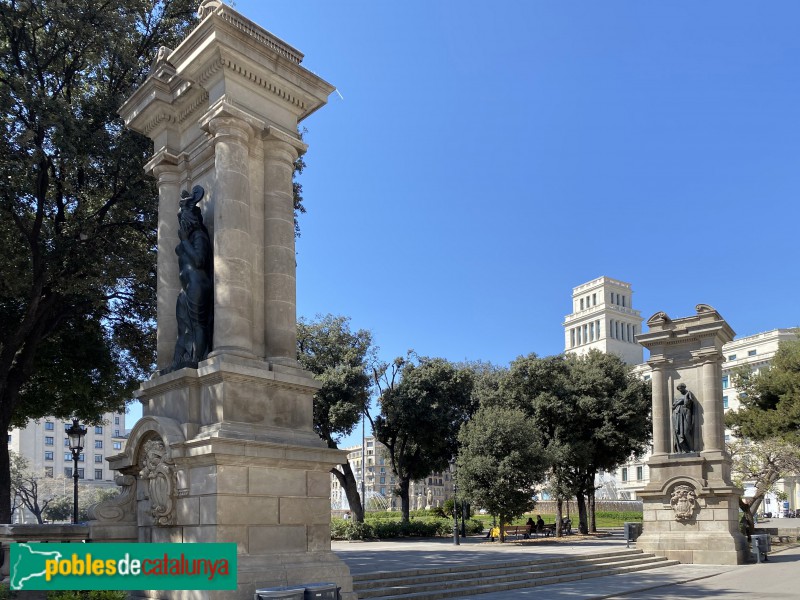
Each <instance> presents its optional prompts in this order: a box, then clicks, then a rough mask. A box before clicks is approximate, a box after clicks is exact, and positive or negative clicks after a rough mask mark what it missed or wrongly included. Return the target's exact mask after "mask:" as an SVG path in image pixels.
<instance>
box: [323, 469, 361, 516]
mask: <svg viewBox="0 0 800 600" xmlns="http://www.w3.org/2000/svg"><path fill="white" fill-rule="evenodd" d="M341 468H342V470H341V471H340V470H339V469H331V473H333V474H334V475H335V476H336V479H338V480H339V485H341V486H342V489H343V490H344V494H345V496H347V504H349V505H350V513H351V514H352V515H353V520H354V521H356V522H357V523H363V522H364V507H363V506H362V504H361V496H360V495H359V493H358V482H357V481H356V477H355V475H353V469H352V468H351V467H350V462H346V463H343V464H342V465H341Z"/></svg>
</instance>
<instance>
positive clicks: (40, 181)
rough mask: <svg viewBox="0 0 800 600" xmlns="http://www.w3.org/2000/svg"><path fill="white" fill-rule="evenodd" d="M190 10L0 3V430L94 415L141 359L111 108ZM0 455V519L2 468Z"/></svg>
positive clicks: (149, 192) (144, 188)
mask: <svg viewBox="0 0 800 600" xmlns="http://www.w3.org/2000/svg"><path fill="white" fill-rule="evenodd" d="M196 6H197V2H196V1H195V0H117V1H115V2H98V1H96V0H70V1H69V2H64V1H63V0H15V1H12V2H8V1H6V2H2V3H0V148H2V150H0V254H2V256H3V261H2V263H0V427H1V428H2V429H8V428H9V427H11V426H13V425H23V424H24V423H25V421H26V420H27V419H29V418H37V417H40V416H44V415H53V416H56V417H61V418H65V417H69V416H70V415H72V414H75V415H76V416H78V417H79V418H81V419H82V420H84V421H90V422H93V421H96V420H97V419H98V418H99V416H100V415H101V414H102V413H103V412H104V411H107V410H115V409H118V408H120V406H121V405H122V403H123V402H124V400H125V399H126V398H128V397H129V396H130V392H131V390H132V389H133V388H134V387H135V385H136V382H137V381H138V380H139V379H140V378H141V377H142V376H143V375H144V374H146V373H149V372H150V370H151V365H152V363H153V348H154V346H155V344H154V340H153V337H154V323H153V319H152V316H153V314H154V312H155V311H154V301H155V293H154V289H155V272H154V263H155V261H154V259H153V250H154V247H155V240H156V237H155V231H156V206H157V193H156V189H155V185H154V182H153V181H151V180H149V179H148V178H147V177H146V175H145V173H144V170H143V165H144V164H145V162H146V161H147V160H148V158H149V156H150V154H151V144H150V142H149V140H147V139H146V138H144V137H142V136H140V135H138V134H136V133H133V132H131V131H128V130H126V129H125V128H124V127H123V124H122V121H121V119H120V118H119V116H118V115H117V110H118V109H119V106H120V105H121V103H122V102H123V101H124V100H125V99H126V98H127V97H129V96H130V94H131V93H132V92H133V90H134V89H135V88H136V87H137V86H138V85H139V84H140V83H141V82H142V80H143V79H144V77H145V76H146V74H147V71H148V68H149V65H150V62H151V61H152V59H153V57H154V55H155V52H156V50H157V48H158V47H159V46H161V45H165V46H170V47H174V46H175V45H176V44H177V42H178V41H179V40H180V39H181V38H182V37H183V36H184V34H185V33H186V31H187V30H188V28H189V27H190V26H191V25H192V23H193V22H194V19H195V16H194V11H195V9H196ZM9 467H10V465H9V455H8V449H7V448H6V445H5V444H2V445H0V522H9V520H10V516H11V515H10V489H11V486H10V470H9Z"/></svg>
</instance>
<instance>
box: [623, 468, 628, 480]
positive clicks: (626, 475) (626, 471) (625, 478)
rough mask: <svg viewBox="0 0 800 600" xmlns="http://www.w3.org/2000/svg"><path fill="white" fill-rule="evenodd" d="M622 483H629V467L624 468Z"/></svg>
mask: <svg viewBox="0 0 800 600" xmlns="http://www.w3.org/2000/svg"><path fill="white" fill-rule="evenodd" d="M622 481H628V467H622Z"/></svg>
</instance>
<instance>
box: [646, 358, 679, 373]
mask: <svg viewBox="0 0 800 600" xmlns="http://www.w3.org/2000/svg"><path fill="white" fill-rule="evenodd" d="M672 362H673V361H672V360H670V359H669V358H664V357H663V356H655V357H651V358H650V359H649V360H648V361H647V365H648V366H649V367H650V368H651V369H653V371H663V370H664V369H665V368H667V367H669V366H670V365H672Z"/></svg>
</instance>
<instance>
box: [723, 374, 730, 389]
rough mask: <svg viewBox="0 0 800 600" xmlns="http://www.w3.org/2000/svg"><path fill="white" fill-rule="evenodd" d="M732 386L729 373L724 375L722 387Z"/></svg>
mask: <svg viewBox="0 0 800 600" xmlns="http://www.w3.org/2000/svg"><path fill="white" fill-rule="evenodd" d="M729 386H730V379H729V378H728V376H727V375H723V376H722V389H723V390H726V389H728V387H729Z"/></svg>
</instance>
